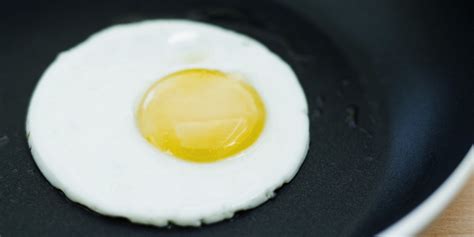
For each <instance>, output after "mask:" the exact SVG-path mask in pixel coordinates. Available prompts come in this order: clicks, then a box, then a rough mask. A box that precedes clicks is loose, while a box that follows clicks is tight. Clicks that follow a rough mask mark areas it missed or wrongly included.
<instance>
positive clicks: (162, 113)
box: [137, 69, 266, 162]
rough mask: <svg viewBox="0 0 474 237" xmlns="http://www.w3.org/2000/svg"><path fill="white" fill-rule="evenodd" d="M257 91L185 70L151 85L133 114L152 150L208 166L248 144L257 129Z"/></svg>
mask: <svg viewBox="0 0 474 237" xmlns="http://www.w3.org/2000/svg"><path fill="white" fill-rule="evenodd" d="M265 116H266V114H265V108H264V104H263V101H262V99H261V98H260V96H259V95H258V93H257V91H256V90H255V89H254V88H253V87H252V86H250V85H249V84H247V83H245V82H244V81H242V80H239V79H237V78H236V77H235V76H233V75H231V74H225V73H223V72H221V71H217V70H208V69H188V70H182V71H178V72H175V73H173V74H170V75H168V76H166V77H164V78H162V79H161V80H158V81H157V82H155V83H154V84H153V85H152V86H151V87H150V88H149V89H148V91H147V92H146V94H145V95H144V97H143V99H142V101H141V103H140V105H139V107H138V111H137V124H138V128H139V130H140V132H141V134H142V135H143V137H145V139H146V140H147V141H148V142H149V143H150V144H152V145H154V146H155V147H157V148H159V149H160V150H162V151H165V152H167V153H169V154H171V155H173V156H175V157H178V158H181V159H184V160H187V161H194V162H214V161H217V160H221V159H224V158H227V157H229V156H232V155H234V154H237V153H239V152H241V151H243V150H245V149H246V148H247V147H249V146H250V145H252V144H253V143H254V142H255V141H256V140H257V138H258V137H259V135H260V133H261V132H262V130H263V127H264V123H265Z"/></svg>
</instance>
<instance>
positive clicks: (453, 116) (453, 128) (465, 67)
mask: <svg viewBox="0 0 474 237" xmlns="http://www.w3.org/2000/svg"><path fill="white" fill-rule="evenodd" d="M469 5H470V4H469V2H468V1H465V2H460V1H443V2H441V1H421V0H416V1H398V0H385V1H377V0H359V1H336V0H307V1H303V0H300V1H295V0H293V1H290V0H288V1H283V0H281V1H278V2H275V1H257V0H253V1H243V0H240V1H238V0H231V1H218V0H215V1H213V0H203V1H191V0H160V1H158V0H157V1H132V0H130V1H126V0H110V1H100V2H99V1H73V2H64V1H9V2H8V3H6V2H2V3H0V32H1V33H0V235H1V236H2V237H7V236H66V235H67V236H70V235H73V236H86V235H87V236H103V235H110V236H130V235H134V236H135V235H136V236H152V235H153V236H179V235H182V234H187V235H190V236H213V235H217V236H244V235H251V236H291V235H297V236H359V235H369V234H375V233H378V232H379V231H381V230H383V229H384V228H386V227H387V226H389V225H390V224H392V223H394V222H395V221H396V220H398V219H400V218H401V217H403V216H404V215H405V214H406V213H408V212H409V211H410V210H412V209H413V208H414V207H415V206H417V205H418V204H420V203H421V202H422V201H423V200H424V199H425V198H426V197H427V196H429V195H430V194H431V193H432V192H433V191H434V190H435V189H436V188H437V187H438V186H439V185H440V184H441V183H442V182H443V181H444V180H445V179H446V178H447V177H448V176H449V175H450V173H451V172H452V171H453V169H454V168H455V167H456V166H457V165H458V164H459V163H460V161H461V160H462V158H463V156H464V155H465V154H466V152H467V150H468V149H469V148H470V146H471V145H472V143H473V137H474V136H473V135H474V123H473V122H474V104H473V102H474V50H473V49H474V24H473V19H474V17H473V15H472V14H473V10H474V8H473V7H472V6H469ZM151 18H188V19H194V20H198V21H204V22H210V23H213V24H217V25H221V26H224V27H227V28H230V29H234V30H236V31H239V32H242V33H244V34H248V35H250V36H252V37H253V38H256V39H257V40H259V41H261V42H262V43H264V44H265V45H267V46H268V47H269V48H271V49H272V50H273V51H274V52H276V53H277V54H279V55H280V56H281V57H282V58H284V59H285V61H286V62H288V63H289V64H290V65H291V66H292V67H293V69H294V70H295V72H296V73H297V75H298V77H299V79H300V81H301V84H302V85H303V88H304V90H305V93H306V96H307V99H308V103H309V108H310V117H311V131H310V133H311V145H310V150H309V153H308V156H307V158H306V161H305V163H304V164H303V166H302V167H301V169H300V171H299V173H298V175H297V176H296V177H295V179H294V180H293V181H292V182H291V183H290V184H288V185H285V186H284V187H283V188H281V189H280V190H278V193H277V196H276V198H274V199H272V200H270V201H268V202H267V203H265V204H263V205H262V206H260V207H258V208H256V209H254V210H251V211H244V212H240V213H238V214H237V215H236V217H234V218H233V219H232V220H230V221H229V220H228V221H224V222H220V223H217V224H213V225H209V226H204V227H202V228H179V227H172V228H169V229H166V228H154V227H149V226H142V225H136V224H131V223H129V222H128V221H126V220H124V219H120V218H110V217H104V216H100V215H97V214H95V213H93V212H91V211H88V210H87V209H85V208H83V207H82V206H80V205H78V204H75V203H72V202H70V201H68V199H67V198H65V197H64V195H63V194H62V193H61V192H59V191H58V190H56V189H54V188H53V187H52V186H51V185H50V184H49V183H48V182H47V181H46V179H44V177H43V176H42V175H41V173H40V172H39V170H38V169H37V167H36V165H35V163H34V162H33V159H32V157H31V155H30V152H29V149H28V146H27V144H26V138H25V128H24V123H25V115H26V109H27V105H28V101H29V97H30V95H31V93H32V91H33V88H34V86H35V84H36V82H37V80H38V79H39V78H40V76H41V74H42V72H43V71H44V70H45V69H46V67H47V66H48V65H49V64H50V63H51V62H52V61H53V59H54V58H55V56H56V55H57V54H58V53H59V52H61V51H64V50H66V49H69V48H71V47H72V46H74V45H76V44H78V43H80V42H81V41H83V40H84V39H86V37H88V36H89V35H90V34H92V33H94V32H96V31H98V30H100V29H102V28H105V27H107V26H109V25H112V24H117V23H126V22H133V21H139V20H143V19H151ZM58 99H60V98H58ZM150 188H152V187H150Z"/></svg>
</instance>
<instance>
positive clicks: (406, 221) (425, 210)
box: [377, 145, 474, 236]
mask: <svg viewBox="0 0 474 237" xmlns="http://www.w3.org/2000/svg"><path fill="white" fill-rule="evenodd" d="M471 176H474V145H473V146H471V148H470V149H469V151H468V152H467V154H466V156H464V158H463V159H462V161H461V163H459V165H458V166H457V167H456V169H455V170H454V171H453V172H452V173H451V174H450V175H449V176H448V177H447V178H446V179H445V180H444V182H443V183H442V184H441V185H440V186H439V187H438V188H437V189H436V190H435V191H434V192H433V193H431V195H430V196H428V197H427V198H426V199H425V200H424V201H423V202H422V203H420V204H419V205H418V206H417V207H416V208H414V209H413V210H412V211H410V212H409V213H408V214H406V215H405V216H404V217H402V218H401V219H400V220H398V221H397V222H395V223H393V224H392V225H390V226H389V227H387V228H386V229H385V230H383V231H382V232H380V233H379V234H377V236H416V235H417V234H419V233H420V232H422V231H423V230H424V229H425V228H426V227H428V225H429V224H430V223H432V222H433V221H434V220H435V218H436V217H438V216H440V214H441V213H442V212H443V211H444V210H445V209H446V208H447V207H448V205H449V204H450V203H451V202H452V201H453V200H454V199H455V198H456V197H457V196H458V194H459V193H460V191H461V190H462V189H463V187H464V186H465V184H466V183H467V181H468V180H469V178H470V177H471Z"/></svg>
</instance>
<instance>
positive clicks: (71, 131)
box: [27, 20, 309, 226]
mask: <svg viewBox="0 0 474 237" xmlns="http://www.w3.org/2000/svg"><path fill="white" fill-rule="evenodd" d="M186 68H209V69H217V70H221V71H224V72H234V73H239V74H241V75H243V76H244V77H245V79H246V80H247V81H248V82H249V83H250V84H251V85H253V86H254V87H255V88H256V90H257V91H258V92H259V94H260V95H261V97H262V99H263V101H264V103H265V107H266V111H267V120H266V124H265V128H264V131H263V132H262V134H261V136H260V137H259V139H258V140H257V142H256V143H255V144H254V145H252V146H251V147H250V148H248V149H247V150H246V151H244V152H242V153H240V154H238V155H236V156H234V157H231V158H228V159H225V160H222V161H218V162H214V163H206V164H200V163H199V164H198V163H192V162H186V161H183V160H180V159H177V158H174V157H171V156H170V155H167V154H164V153H162V152H161V151H159V150H158V149H156V148H155V147H153V146H151V145H150V144H149V143H147V142H146V141H145V139H143V137H141V135H140V133H139V131H138V129H137V127H136V120H135V111H136V109H137V105H138V103H139V101H140V99H141V97H142V96H143V94H144V93H145V91H146V90H147V88H148V87H149V86H150V85H151V84H152V83H154V82H155V81H156V80H158V79H159V78H161V77H163V76H165V75H167V74H169V73H172V72H175V71H177V70H181V69H186ZM27 133H28V134H29V136H28V142H29V144H30V147H31V151H32V154H33V158H34V160H35V161H36V163H37V164H38V166H39V168H40V169H41V171H42V173H43V174H44V176H45V177H46V178H47V179H48V180H49V182H51V184H52V185H54V186H55V187H57V188H58V189H60V190H62V191H63V192H64V193H65V194H66V195H67V197H68V198H69V199H71V200H73V201H75V202H78V203H81V204H83V205H85V206H87V207H89V208H90V209H92V210H94V211H96V212H99V213H102V214H104V215H110V216H120V217H125V218H128V219H130V220H131V221H132V222H137V223H144V224H152V225H156V226H164V225H167V224H169V223H170V222H172V223H174V224H177V225H182V226H199V225H201V224H202V223H213V222H217V221H220V220H223V219H225V218H230V217H232V216H233V214H234V213H235V212H236V211H239V210H245V209H249V208H253V207H256V206H258V205H259V204H261V203H263V202H265V201H266V200H268V199H269V198H270V197H272V196H273V193H274V190H275V189H277V188H278V187H280V186H281V185H283V184H284V183H286V182H289V181H290V180H291V179H292V178H293V177H294V176H295V174H296V173H297V171H298V169H299V167H300V165H301V164H302V162H303V160H304V159H305V156H306V153H307V150H308V144H309V122H308V115H307V103H306V98H305V95H304V93H303V90H302V88H301V86H300V84H299V82H298V79H297V77H296V75H295V73H294V72H293V71H292V69H291V68H290V66H289V65H288V64H287V63H285V62H284V61H283V60H282V59H280V58H279V57H278V56H277V55H275V54H274V53H272V52H271V51H269V50H268V49H267V48H266V47H265V46H264V45H262V44H261V43H259V42H257V41H256V40H254V39H251V38H249V37H247V36H245V35H242V34H239V33H236V32H233V31H229V30H226V29H223V28H220V27H217V26H213V25H209V24H204V23H197V22H192V21H185V20H152V21H145V22H140V23H133V24H125V25H117V26H113V27H109V28H107V29H104V30H102V31H100V32H98V33H96V34H94V35H92V36H91V37H90V38H89V39H87V40H86V41H85V42H82V43H81V44H79V45H77V46H76V47H74V48H72V49H70V50H68V51H65V52H63V53H61V54H59V56H58V57H57V58H56V60H55V61H54V62H53V63H52V64H51V65H50V66H49V68H48V69H47V70H46V72H45V73H44V74H43V76H42V77H41V80H40V81H39V83H38V85H37V87H36V90H35V92H34V94H33V97H32V99H31V102H30V107H29V111H28V117H27Z"/></svg>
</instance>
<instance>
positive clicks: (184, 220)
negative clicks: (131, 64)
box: [27, 20, 309, 226]
mask: <svg viewBox="0 0 474 237" xmlns="http://www.w3.org/2000/svg"><path fill="white" fill-rule="evenodd" d="M156 22H158V21H147V22H144V23H135V24H154V23H156ZM160 22H163V21H160ZM167 22H170V23H173V22H180V23H183V22H184V23H190V22H186V21H173V20H167ZM191 24H198V25H204V26H205V27H207V26H208V25H205V24H202V23H194V22H192V23H191ZM129 26H130V25H124V26H114V27H113V28H114V29H115V30H116V29H120V28H121V27H129ZM107 30H108V29H106V30H103V31H101V32H99V33H96V34H94V37H98V36H99V35H100V34H103V33H104V32H106V31H107ZM219 30H223V31H227V30H225V29H222V28H219ZM228 32H230V31H228ZM232 33H233V32H232ZM233 34H237V33H233ZM238 36H243V35H240V34H238ZM94 37H91V38H89V39H88V40H86V42H87V41H89V40H92V39H94ZM243 37H246V36H243ZM247 38H248V37H247ZM252 41H253V42H254V43H257V44H258V45H259V46H262V45H261V44H260V43H258V42H256V41H254V40H252ZM81 45H82V44H81ZM81 45H80V46H81ZM262 47H264V46H262ZM76 48H77V47H75V48H73V49H71V50H69V51H66V52H64V53H62V54H61V55H60V56H59V58H60V57H62V56H67V54H69V53H70V52H71V51H73V50H75V49H76ZM271 54H272V56H275V57H277V56H276V55H274V54H273V53H271ZM59 58H58V59H59ZM277 58H278V60H281V59H280V58H279V57H277ZM58 59H57V60H58ZM282 62H283V61H282ZM55 63H56V61H55V62H53V63H52V64H51V66H53V65H55ZM283 64H284V65H286V66H287V67H289V66H288V65H287V64H286V63H284V62H283ZM48 71H49V68H48V70H47V71H46V72H45V74H44V75H46V74H47V73H48ZM290 71H291V69H290ZM295 78H296V76H295ZM42 82H44V80H43V79H42V80H41V81H40V82H39V84H38V85H37V89H38V88H39V87H40V86H41V83H42ZM297 84H298V83H297ZM298 86H299V87H300V89H301V86H300V85H299V84H298ZM37 89H36V90H37ZM36 90H35V92H34V95H33V97H32V102H31V104H30V109H31V106H32V105H33V103H34V100H35V96H36V94H37V92H36ZM257 90H259V88H257ZM301 91H302V89H301ZM301 94H302V95H303V96H304V93H301ZM31 112H32V111H31V110H29V112H28V117H27V133H28V134H29V136H28V142H29V144H30V147H31V151H32V154H33V157H34V159H35V161H36V163H37V164H38V167H39V168H40V170H41V171H42V173H43V174H44V175H45V176H46V178H47V179H48V181H49V182H51V184H52V185H53V186H55V187H57V188H59V189H61V190H62V191H63V192H64V193H65V194H66V195H67V196H68V198H70V199H71V200H73V201H76V202H79V203H81V204H84V205H86V206H88V207H89V208H91V209H93V210H94V211H97V212H99V213H102V214H105V215H110V216H123V217H126V218H128V219H130V220H131V221H132V222H138V223H144V224H152V225H157V226H164V225H166V224H168V223H169V222H172V223H174V224H178V225H185V226H187V225H190V226H198V225H200V224H201V222H202V223H214V222H217V221H220V220H222V219H226V218H230V217H232V216H233V213H234V212H236V211H239V210H245V209H250V208H253V207H255V206H258V205H260V204H261V203H263V202H265V201H266V200H267V199H269V198H270V197H271V196H273V192H274V190H275V189H277V188H278V187H280V186H281V185H283V184H284V183H286V182H289V181H290V180H291V179H292V178H293V177H294V176H295V175H296V173H297V171H298V170H299V166H301V164H302V162H303V161H304V158H302V159H299V160H298V164H294V166H295V167H296V168H294V169H288V172H287V173H286V174H285V175H282V178H283V180H275V182H274V184H272V185H270V186H268V187H267V189H266V190H262V191H261V193H259V194H256V195H255V197H254V199H253V200H252V201H250V202H247V203H244V204H242V205H236V206H232V207H223V209H216V210H217V211H216V212H215V213H195V214H194V215H192V216H186V215H184V216H176V217H174V218H173V217H170V218H167V219H166V218H160V217H143V216H141V215H134V214H130V212H128V213H123V212H120V211H116V209H115V207H111V208H102V207H101V206H100V205H99V206H98V205H95V204H94V203H90V202H89V201H88V199H87V197H85V199H84V198H82V194H81V193H79V192H76V191H75V190H74V189H73V188H74V187H71V186H68V185H65V184H64V182H63V181H62V180H61V179H62V178H60V177H56V176H57V175H58V174H61V173H58V171H57V170H55V171H51V170H50V167H48V165H47V164H46V163H45V160H47V159H48V158H45V157H42V156H41V155H40V153H42V152H41V151H38V150H37V148H40V147H38V146H37V144H36V143H37V142H38V141H39V140H41V138H36V137H35V133H34V128H33V127H32V124H31V123H32V120H34V118H32V116H37V115H31ZM295 112H296V111H295ZM300 113H301V114H300V115H301V121H298V122H299V124H300V125H301V126H302V127H303V129H301V131H304V133H305V134H303V135H301V136H302V137H307V139H306V142H302V143H301V144H300V146H301V147H300V148H299V149H298V150H299V151H300V154H298V155H297V156H302V157H304V156H305V155H306V153H307V150H308V144H309V121H308V117H307V105H306V100H304V107H303V108H301V110H300ZM259 140H260V139H259ZM40 146H41V145H40ZM179 162H181V163H183V164H185V165H190V164H188V163H186V162H182V161H178V163H179ZM222 162H227V163H232V158H230V159H228V160H224V161H222ZM194 165H196V164H193V166H194ZM213 165H214V164H204V165H202V166H213ZM200 166H201V164H200ZM70 187H71V188H70ZM105 206H106V207H107V205H105Z"/></svg>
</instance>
